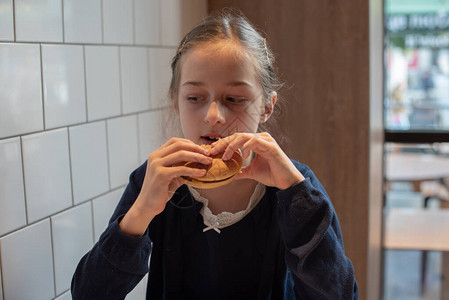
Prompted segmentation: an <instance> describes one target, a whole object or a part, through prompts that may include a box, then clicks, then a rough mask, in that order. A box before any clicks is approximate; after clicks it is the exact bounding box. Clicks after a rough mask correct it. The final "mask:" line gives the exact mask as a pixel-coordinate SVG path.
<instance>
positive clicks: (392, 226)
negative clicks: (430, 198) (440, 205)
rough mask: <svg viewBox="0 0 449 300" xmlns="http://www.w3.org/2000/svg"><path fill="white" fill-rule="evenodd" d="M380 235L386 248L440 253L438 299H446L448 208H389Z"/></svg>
mask: <svg viewBox="0 0 449 300" xmlns="http://www.w3.org/2000/svg"><path fill="white" fill-rule="evenodd" d="M384 233H385V234H384V240H383V245H384V247H385V248H386V249H410V250H437V251H443V259H442V261H443V265H442V270H443V274H442V275H443V276H442V278H443V280H442V288H441V299H449V209H424V208H418V209H413V208H410V209H404V208H396V209H390V210H389V211H388V212H386V213H385V230H384Z"/></svg>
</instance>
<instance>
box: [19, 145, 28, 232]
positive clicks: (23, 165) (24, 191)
mask: <svg viewBox="0 0 449 300" xmlns="http://www.w3.org/2000/svg"><path fill="white" fill-rule="evenodd" d="M19 140H20V155H21V164H22V180H23V199H24V201H25V223H26V225H25V226H27V225H28V224H29V217H28V197H27V193H26V184H25V164H24V155H23V137H20V138H19Z"/></svg>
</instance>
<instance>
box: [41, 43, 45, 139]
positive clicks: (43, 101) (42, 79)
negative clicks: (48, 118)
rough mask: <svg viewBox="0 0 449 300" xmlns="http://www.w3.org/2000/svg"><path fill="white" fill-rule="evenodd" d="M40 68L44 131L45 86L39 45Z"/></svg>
mask: <svg viewBox="0 0 449 300" xmlns="http://www.w3.org/2000/svg"><path fill="white" fill-rule="evenodd" d="M39 54H40V67H41V101H42V126H43V128H42V131H45V129H46V128H45V127H46V124H45V84H44V51H43V49H42V44H39Z"/></svg>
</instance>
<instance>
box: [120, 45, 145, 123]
mask: <svg viewBox="0 0 449 300" xmlns="http://www.w3.org/2000/svg"><path fill="white" fill-rule="evenodd" d="M120 70H121V78H122V101H123V113H125V114H126V113H133V112H138V111H142V110H147V109H149V108H150V106H151V105H150V96H149V94H150V88H149V85H150V77H149V70H148V52H147V49H146V48H143V47H141V48H139V47H121V48H120Z"/></svg>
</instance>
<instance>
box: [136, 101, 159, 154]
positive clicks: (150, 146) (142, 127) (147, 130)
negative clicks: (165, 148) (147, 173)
mask: <svg viewBox="0 0 449 300" xmlns="http://www.w3.org/2000/svg"><path fill="white" fill-rule="evenodd" d="M162 117H163V111H162V110H155V111H149V112H145V113H141V114H139V115H138V119H139V141H140V144H139V146H140V147H139V159H140V162H141V163H143V162H144V161H145V160H147V158H148V155H150V153H151V152H153V151H154V150H156V149H157V148H159V147H160V146H161V145H162V144H163V143H162V134H163V130H162V126H163V124H162V122H163V120H162Z"/></svg>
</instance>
